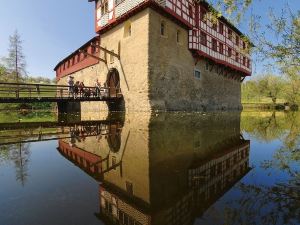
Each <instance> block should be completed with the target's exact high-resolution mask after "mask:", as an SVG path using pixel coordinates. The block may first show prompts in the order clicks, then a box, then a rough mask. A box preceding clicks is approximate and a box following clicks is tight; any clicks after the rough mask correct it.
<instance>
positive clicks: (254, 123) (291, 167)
mask: <svg viewBox="0 0 300 225" xmlns="http://www.w3.org/2000/svg"><path fill="white" fill-rule="evenodd" d="M242 129H243V131H244V132H246V133H248V134H249V135H251V136H253V137H255V138H257V139H259V140H260V141H263V142H267V143H269V142H271V141H272V140H276V139H279V140H281V147H280V148H279V149H278V150H276V151H275V152H274V154H273V155H272V158H271V159H270V160H264V161H262V162H260V163H259V164H258V165H257V167H258V170H257V171H262V172H265V173H267V174H268V176H273V177H275V179H276V178H277V177H278V176H279V175H278V174H279V173H282V174H283V175H282V176H281V177H279V178H278V180H279V179H281V178H282V177H284V181H275V182H274V183H273V184H265V185H264V184H253V183H251V184H249V183H247V182H241V183H239V184H238V185H237V189H238V190H239V191H240V197H239V198H238V199H237V200H233V201H228V202H227V204H226V205H227V208H226V211H225V214H226V218H227V222H226V224H266V225H269V224H291V225H294V224H298V223H299V221H300V166H299V165H300V164H299V162H300V149H299V147H300V142H299V141H300V114H299V113H283V112H277V113H275V112H273V113H270V115H269V116H266V113H264V114H263V113H262V114H260V115H255V116H253V115H251V113H244V116H242ZM261 150H263V149H261ZM259 169H260V170H259ZM254 176H255V175H254Z"/></svg>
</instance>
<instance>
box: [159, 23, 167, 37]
mask: <svg viewBox="0 0 300 225" xmlns="http://www.w3.org/2000/svg"><path fill="white" fill-rule="evenodd" d="M160 35H162V36H166V23H165V21H161V23H160Z"/></svg>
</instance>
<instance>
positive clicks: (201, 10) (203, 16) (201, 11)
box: [200, 8, 206, 21]
mask: <svg viewBox="0 0 300 225" xmlns="http://www.w3.org/2000/svg"><path fill="white" fill-rule="evenodd" d="M205 17H206V11H205V9H203V8H200V20H202V21H205Z"/></svg>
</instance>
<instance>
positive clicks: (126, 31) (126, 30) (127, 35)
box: [124, 21, 131, 37]
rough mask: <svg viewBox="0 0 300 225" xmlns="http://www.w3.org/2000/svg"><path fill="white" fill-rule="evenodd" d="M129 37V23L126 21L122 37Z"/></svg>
mask: <svg viewBox="0 0 300 225" xmlns="http://www.w3.org/2000/svg"><path fill="white" fill-rule="evenodd" d="M130 36H131V23H130V22H129V21H127V22H126V23H125V25H124V37H130Z"/></svg>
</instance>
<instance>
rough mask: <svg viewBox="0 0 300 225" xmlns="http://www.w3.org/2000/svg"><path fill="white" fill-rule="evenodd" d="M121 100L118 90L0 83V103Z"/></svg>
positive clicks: (111, 88) (119, 90) (113, 88)
mask: <svg viewBox="0 0 300 225" xmlns="http://www.w3.org/2000/svg"><path fill="white" fill-rule="evenodd" d="M121 98H122V93H121V89H120V88H115V87H101V88H100V89H97V88H96V87H89V86H86V87H83V88H80V87H77V86H67V85H51V84H27V83H0V103H33V102H57V103H59V102H83V101H111V102H114V101H116V100H119V99H121Z"/></svg>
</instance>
